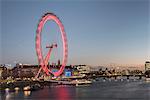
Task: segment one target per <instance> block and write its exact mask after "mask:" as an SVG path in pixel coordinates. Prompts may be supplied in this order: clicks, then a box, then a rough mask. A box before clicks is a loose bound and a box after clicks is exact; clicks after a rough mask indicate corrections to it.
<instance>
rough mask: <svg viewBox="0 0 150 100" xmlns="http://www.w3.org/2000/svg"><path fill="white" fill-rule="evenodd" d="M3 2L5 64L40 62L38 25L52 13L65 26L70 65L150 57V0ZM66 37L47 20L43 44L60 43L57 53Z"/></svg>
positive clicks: (0, 54)
mask: <svg viewBox="0 0 150 100" xmlns="http://www.w3.org/2000/svg"><path fill="white" fill-rule="evenodd" d="M0 3H1V5H0V7H1V8H0V9H1V11H0V12H1V13H0V17H1V20H0V23H1V24H0V30H1V31H0V64H5V63H8V64H14V63H16V62H21V63H29V64H37V63H38V62H37V56H36V51H35V36H36V29H37V24H38V23H39V20H40V19H41V17H42V16H43V15H44V14H45V13H47V12H52V13H54V14H56V15H57V16H58V17H59V19H60V20H61V21H62V23H63V25H64V27H65V31H66V34H67V39H68V52H69V54H68V55H69V57H68V64H87V65H103V64H110V63H116V64H144V63H145V61H147V60H150V13H149V12H150V11H149V10H150V2H149V0H81V1H80V0H2V1H1V2H0ZM60 39H61V38H60V33H59V28H58V26H57V25H56V24H55V23H54V22H52V21H49V22H48V23H46V25H45V26H44V29H43V31H42V43H43V45H46V44H47V43H50V41H56V42H59V44H60V49H59V48H58V50H54V52H53V53H57V52H59V51H61V41H60ZM43 48H44V50H43V51H44V53H45V54H46V52H47V51H46V50H45V47H43ZM60 54H61V53H60ZM56 55H57V57H59V54H56ZM54 57H55V54H53V55H52V59H53V58H54Z"/></svg>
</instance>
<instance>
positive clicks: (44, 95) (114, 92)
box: [0, 79, 150, 100]
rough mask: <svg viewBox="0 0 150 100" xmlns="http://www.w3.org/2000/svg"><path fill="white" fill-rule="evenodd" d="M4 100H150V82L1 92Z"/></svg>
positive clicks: (96, 83)
mask: <svg viewBox="0 0 150 100" xmlns="http://www.w3.org/2000/svg"><path fill="white" fill-rule="evenodd" d="M0 96H1V98H0V99H2V100H28V99H29V100H150V82H146V81H144V80H131V79H130V80H103V79H99V80H98V81H94V82H93V83H92V84H91V85H86V86H77V87H76V86H66V85H58V86H53V87H45V88H44V89H41V90H37V91H24V92H23V91H15V92H7V91H6V92H1V94H0Z"/></svg>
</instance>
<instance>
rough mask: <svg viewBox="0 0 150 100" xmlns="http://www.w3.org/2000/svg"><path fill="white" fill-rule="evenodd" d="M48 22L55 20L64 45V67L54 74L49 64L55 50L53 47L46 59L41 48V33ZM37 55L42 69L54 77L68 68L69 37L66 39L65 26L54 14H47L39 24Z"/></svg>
mask: <svg viewBox="0 0 150 100" xmlns="http://www.w3.org/2000/svg"><path fill="white" fill-rule="evenodd" d="M48 20H53V21H55V23H56V24H57V25H58V26H59V29H60V33H61V40H62V43H63V59H62V66H61V67H60V69H59V70H58V71H57V72H52V71H51V70H50V69H48V67H47V64H48V61H49V59H50V55H51V51H52V48H53V45H52V47H51V48H50V49H49V51H48V53H47V55H46V57H43V53H42V46H41V32H42V29H43V26H44V24H45V23H46V22H47V21H48ZM36 53H37V57H38V62H39V65H40V67H41V69H42V70H43V71H44V72H45V73H46V74H47V75H50V73H51V74H53V75H54V76H56V77H57V76H59V75H60V74H62V72H63V71H64V68H65V66H66V63H67V57H68V44H67V37H66V33H65V30H64V26H63V24H62V23H61V21H60V20H59V18H58V17H57V16H56V15H54V14H53V13H46V14H45V15H44V16H43V17H42V18H41V20H40V22H39V24H38V28H37V30H36Z"/></svg>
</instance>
